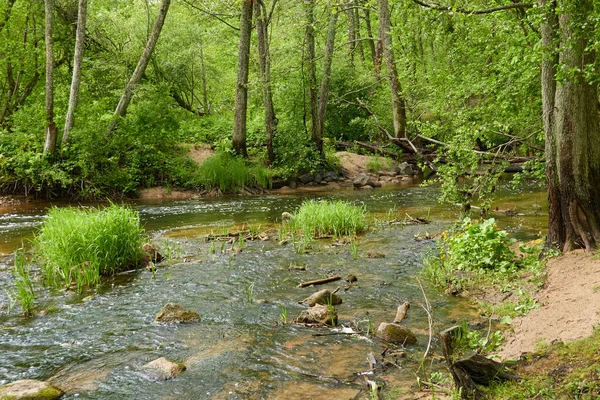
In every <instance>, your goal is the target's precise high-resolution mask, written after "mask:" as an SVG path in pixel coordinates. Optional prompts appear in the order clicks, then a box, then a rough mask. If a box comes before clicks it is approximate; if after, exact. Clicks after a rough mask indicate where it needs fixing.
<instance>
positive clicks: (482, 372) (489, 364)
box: [440, 326, 521, 399]
mask: <svg viewBox="0 0 600 400" xmlns="http://www.w3.org/2000/svg"><path fill="white" fill-rule="evenodd" d="M460 331H461V328H460V327H458V326H453V327H451V328H448V329H446V330H444V331H442V332H440V338H441V339H442V352H443V353H444V358H445V359H446V362H447V363H448V367H449V369H450V373H451V374H452V378H453V379H454V384H455V385H456V387H457V389H459V390H460V391H461V397H462V398H463V399H478V398H481V396H482V393H481V390H480V389H479V388H478V387H477V385H483V386H489V385H490V384H491V383H492V382H498V381H507V380H509V381H519V380H521V378H519V377H518V376H516V375H513V374H511V373H509V372H507V371H506V368H505V366H504V364H502V363H499V362H497V361H494V360H490V359H489V358H486V357H484V356H482V355H479V354H475V355H474V356H471V357H469V358H465V359H460V360H458V361H453V358H452V355H453V347H454V342H455V340H456V336H457V335H458V333H459V332H460Z"/></svg>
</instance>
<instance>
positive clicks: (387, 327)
mask: <svg viewBox="0 0 600 400" xmlns="http://www.w3.org/2000/svg"><path fill="white" fill-rule="evenodd" d="M377 337H379V338H381V339H383V340H386V341H388V342H392V343H398V344H416V343H417V337H416V336H415V334H414V333H412V332H411V330H410V329H408V328H406V327H404V326H402V325H399V324H389V323H387V322H382V323H381V324H379V327H378V328H377Z"/></svg>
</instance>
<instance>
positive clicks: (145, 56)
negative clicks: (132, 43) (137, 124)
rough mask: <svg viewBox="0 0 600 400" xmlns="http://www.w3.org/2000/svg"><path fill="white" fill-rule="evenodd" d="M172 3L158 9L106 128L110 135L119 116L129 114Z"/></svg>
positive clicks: (166, 0) (164, 4)
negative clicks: (150, 31) (150, 29)
mask: <svg viewBox="0 0 600 400" xmlns="http://www.w3.org/2000/svg"><path fill="white" fill-rule="evenodd" d="M170 5H171V0H162V2H161V5H160V10H159V11H158V16H157V17H156V21H154V26H152V33H151V34H150V37H149V38H148V41H147V42H146V47H145V48H144V52H143V53H142V55H141V57H140V60H139V61H138V63H137V66H136V67H135V70H134V71H133V75H132V76H131V79H130V80H129V82H127V85H126V86H125V91H124V93H123V95H122V96H121V99H120V100H119V104H117V108H116V109H115V113H114V115H113V119H112V120H111V121H110V123H109V124H108V129H107V130H106V134H107V135H110V134H112V132H113V131H114V130H115V129H116V128H117V124H118V121H119V118H123V117H125V114H127V107H129V103H130V102H131V98H132V97H133V91H134V90H135V88H136V87H137V85H138V84H139V83H140V81H141V80H142V76H144V72H146V67H147V66H148V63H149V62H150V58H151V57H152V53H153V52H154V47H156V42H158V38H159V36H160V31H161V30H162V27H163V25H164V23H165V18H166V16H167V12H168V11H169V6H170Z"/></svg>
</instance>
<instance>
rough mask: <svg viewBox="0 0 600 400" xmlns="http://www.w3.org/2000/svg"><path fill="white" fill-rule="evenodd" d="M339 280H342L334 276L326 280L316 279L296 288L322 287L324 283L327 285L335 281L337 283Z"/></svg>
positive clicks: (302, 283)
mask: <svg viewBox="0 0 600 400" xmlns="http://www.w3.org/2000/svg"><path fill="white" fill-rule="evenodd" d="M340 279H342V277H341V276H339V275H336V276H330V277H328V278H323V279H316V280H314V281H308V282H301V283H300V284H299V285H298V287H301V288H303V287H307V286H310V285H322V284H324V283H329V282H335V281H339V280H340Z"/></svg>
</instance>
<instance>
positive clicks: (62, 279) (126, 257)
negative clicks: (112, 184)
mask: <svg viewBox="0 0 600 400" xmlns="http://www.w3.org/2000/svg"><path fill="white" fill-rule="evenodd" d="M34 241H35V251H36V254H37V255H38V256H39V257H40V258H41V260H42V267H43V271H44V275H45V277H46V280H47V282H48V283H50V284H52V285H55V286H69V285H71V284H72V283H75V284H76V285H77V289H78V291H81V290H82V289H83V287H84V286H89V285H94V284H96V283H97V282H98V281H99V279H100V276H102V275H113V274H115V273H116V272H119V271H122V270H125V269H129V268H132V267H136V266H138V265H140V263H141V262H142V255H143V253H142V242H143V229H142V227H141V225H140V219H139V216H138V214H137V212H135V211H133V210H131V209H129V208H126V207H121V206H117V205H114V204H111V205H110V206H109V207H106V208H104V209H101V210H99V209H89V210H82V209H76V208H72V207H68V208H53V209H51V210H50V212H49V213H48V218H47V219H46V221H44V224H43V225H42V228H41V230H40V232H39V233H38V234H37V235H36V237H35V239H34Z"/></svg>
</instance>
